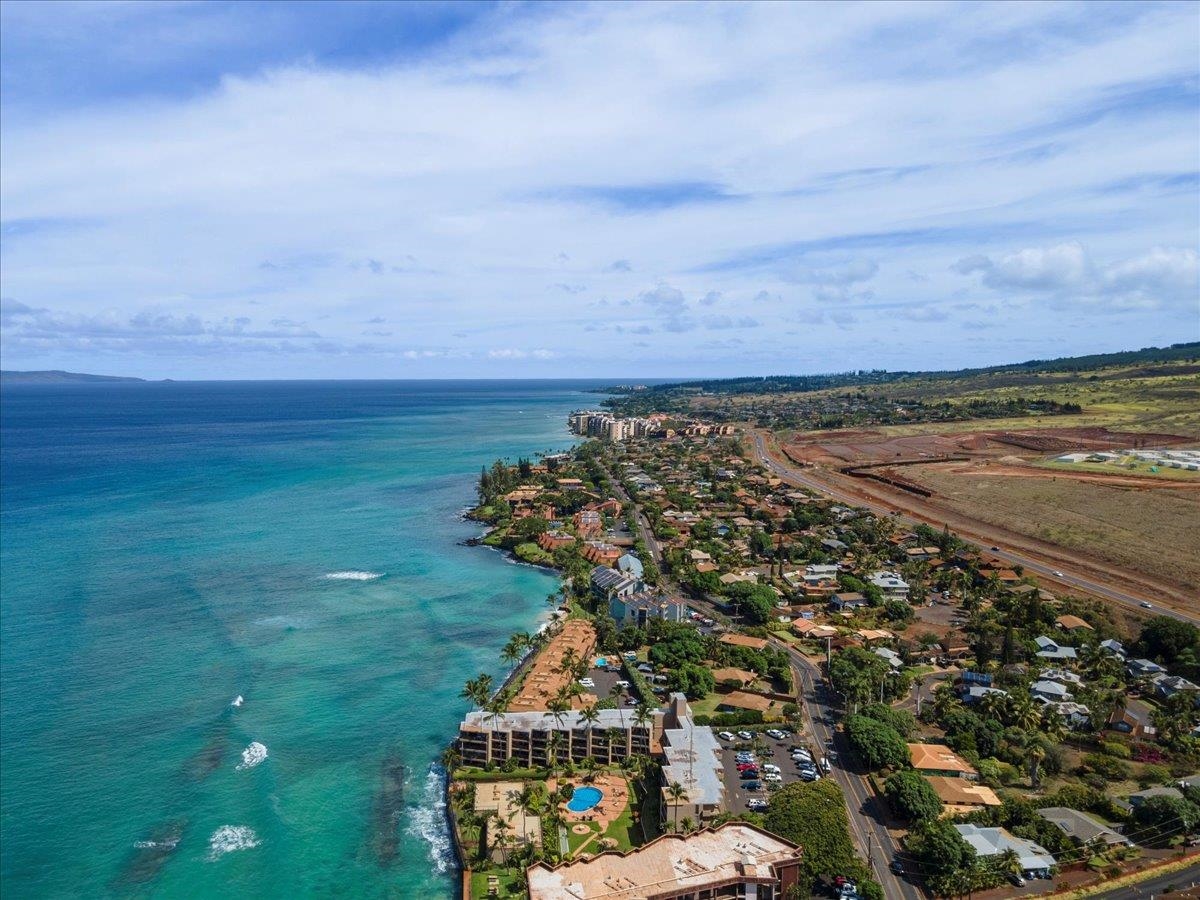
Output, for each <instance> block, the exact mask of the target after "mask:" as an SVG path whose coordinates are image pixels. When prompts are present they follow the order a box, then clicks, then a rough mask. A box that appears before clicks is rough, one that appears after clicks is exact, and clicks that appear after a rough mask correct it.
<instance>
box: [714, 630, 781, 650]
mask: <svg viewBox="0 0 1200 900" xmlns="http://www.w3.org/2000/svg"><path fill="white" fill-rule="evenodd" d="M717 640H718V641H719V642H720V643H722V644H729V645H730V646H732V647H749V648H750V649H751V650H766V649H767V647H768V646H770V642H769V641H768V640H767V639H766V638H758V637H751V636H750V635H748V634H735V633H733V632H726V633H725V634H723V635H721V636H720V637H719V638H718V639H717Z"/></svg>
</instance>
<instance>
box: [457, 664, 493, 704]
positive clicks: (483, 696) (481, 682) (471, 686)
mask: <svg viewBox="0 0 1200 900" xmlns="http://www.w3.org/2000/svg"><path fill="white" fill-rule="evenodd" d="M459 696H460V697H465V698H467V699H468V700H470V701H471V702H472V703H474V704H475V705H476V706H478V707H480V708H481V709H482V708H483V707H484V706H485V705H486V704H487V702H488V700H489V699H491V696H492V676H491V675H488V674H487V673H486V672H483V673H480V675H479V677H478V678H468V679H467V683H466V684H465V685H464V686H463V689H462V692H461V693H460V694H459Z"/></svg>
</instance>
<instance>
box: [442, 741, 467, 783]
mask: <svg viewBox="0 0 1200 900" xmlns="http://www.w3.org/2000/svg"><path fill="white" fill-rule="evenodd" d="M460 763H462V754H461V753H459V751H458V748H457V747H454V746H450V747H447V748H446V749H445V750H443V751H442V767H443V768H444V769H445V770H446V774H447V775H449V776H450V777H453V776H454V770H455V769H457V768H458V767H459V764H460Z"/></svg>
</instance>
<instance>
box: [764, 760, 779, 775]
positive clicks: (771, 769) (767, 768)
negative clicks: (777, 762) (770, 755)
mask: <svg viewBox="0 0 1200 900" xmlns="http://www.w3.org/2000/svg"><path fill="white" fill-rule="evenodd" d="M760 768H761V769H762V770H763V771H764V772H767V773H772V774H775V775H780V774H782V772H783V770H782V769H780V768H779V766H773V765H771V763H763V764H762V766H761V767H760Z"/></svg>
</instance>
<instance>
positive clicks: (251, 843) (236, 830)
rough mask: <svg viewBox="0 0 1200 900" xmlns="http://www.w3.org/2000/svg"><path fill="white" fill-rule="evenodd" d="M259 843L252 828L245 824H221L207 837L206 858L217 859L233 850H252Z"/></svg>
mask: <svg viewBox="0 0 1200 900" xmlns="http://www.w3.org/2000/svg"><path fill="white" fill-rule="evenodd" d="M258 844H259V841H258V835H257V834H255V833H254V829H253V828H249V827H247V826H245V825H222V826H221V827H220V828H218V829H217V830H216V831H214V832H213V834H212V837H210V838H209V839H208V858H209V859H219V858H220V857H222V856H224V855H225V854H226V853H232V852H233V851H234V850H253V849H254V848H255V847H257V846H258Z"/></svg>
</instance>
